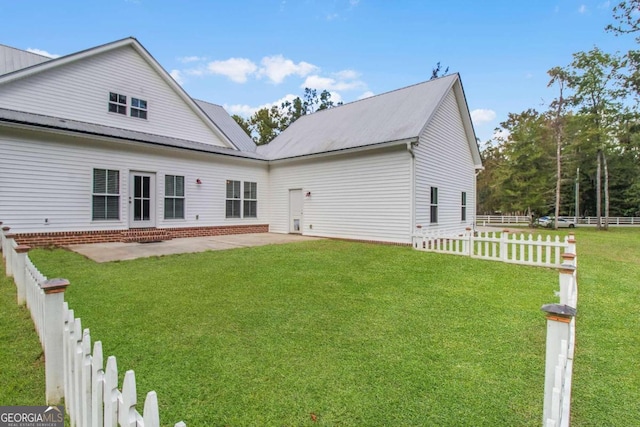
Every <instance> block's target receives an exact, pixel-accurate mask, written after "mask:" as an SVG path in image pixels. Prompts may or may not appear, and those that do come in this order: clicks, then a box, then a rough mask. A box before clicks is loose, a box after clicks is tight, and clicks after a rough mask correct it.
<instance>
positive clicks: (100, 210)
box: [91, 169, 120, 221]
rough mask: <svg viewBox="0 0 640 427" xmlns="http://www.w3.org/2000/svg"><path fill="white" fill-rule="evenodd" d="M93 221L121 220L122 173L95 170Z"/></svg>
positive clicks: (109, 170)
mask: <svg viewBox="0 0 640 427" xmlns="http://www.w3.org/2000/svg"><path fill="white" fill-rule="evenodd" d="M91 219H92V220H94V221H108V220H119V219H120V171H117V170H111V169H94V170H93V194H92V216H91Z"/></svg>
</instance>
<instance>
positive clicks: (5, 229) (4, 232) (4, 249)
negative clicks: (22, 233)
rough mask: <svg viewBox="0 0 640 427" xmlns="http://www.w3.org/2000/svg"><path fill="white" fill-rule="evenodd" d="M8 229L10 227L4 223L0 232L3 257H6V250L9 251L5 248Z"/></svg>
mask: <svg viewBox="0 0 640 427" xmlns="http://www.w3.org/2000/svg"><path fill="white" fill-rule="evenodd" d="M9 230H11V227H7V226H6V225H5V226H4V227H2V233H0V237H2V258H3V259H6V258H7V252H8V251H9V250H8V249H7V233H9Z"/></svg>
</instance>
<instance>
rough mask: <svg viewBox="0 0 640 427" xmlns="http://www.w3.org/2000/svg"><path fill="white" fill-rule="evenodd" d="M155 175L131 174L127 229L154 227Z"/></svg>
mask: <svg viewBox="0 0 640 427" xmlns="http://www.w3.org/2000/svg"><path fill="white" fill-rule="evenodd" d="M155 196H156V174H154V173H148V172H131V174H130V180H129V227H130V228H149V227H155V226H156V197H155Z"/></svg>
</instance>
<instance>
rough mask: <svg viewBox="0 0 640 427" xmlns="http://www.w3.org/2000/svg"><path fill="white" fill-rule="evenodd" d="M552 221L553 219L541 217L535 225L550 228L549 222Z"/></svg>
mask: <svg viewBox="0 0 640 427" xmlns="http://www.w3.org/2000/svg"><path fill="white" fill-rule="evenodd" d="M552 220H553V219H552V218H551V217H550V216H541V217H540V218H538V219H536V221H535V223H534V224H535V225H538V226H540V227H548V226H549V222H550V221H552Z"/></svg>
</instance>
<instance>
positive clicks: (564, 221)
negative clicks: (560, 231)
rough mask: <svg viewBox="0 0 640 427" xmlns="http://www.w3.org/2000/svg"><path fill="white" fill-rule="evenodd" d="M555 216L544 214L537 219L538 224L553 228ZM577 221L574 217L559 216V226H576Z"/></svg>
mask: <svg viewBox="0 0 640 427" xmlns="http://www.w3.org/2000/svg"><path fill="white" fill-rule="evenodd" d="M554 221H555V219H554V217H552V216H542V217H540V218H538V219H537V220H536V224H537V225H539V226H540V227H546V228H553V226H554ZM575 226H576V222H575V220H573V219H572V218H563V217H558V228H575Z"/></svg>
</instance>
